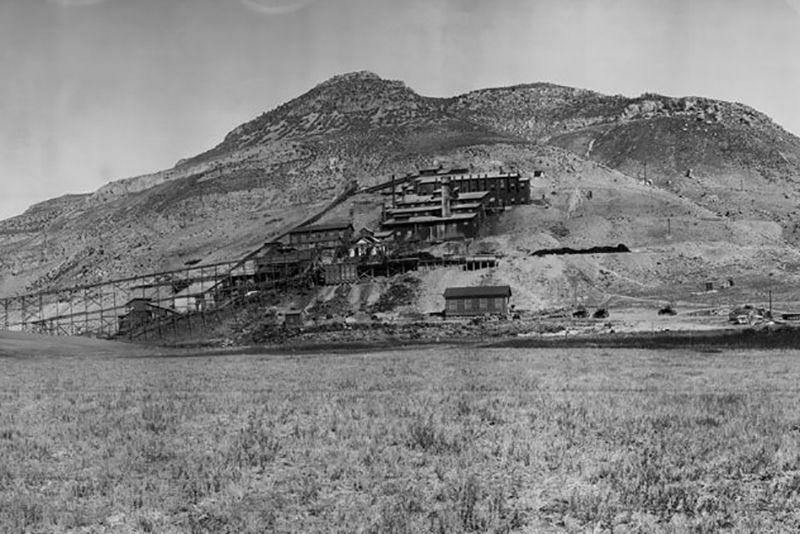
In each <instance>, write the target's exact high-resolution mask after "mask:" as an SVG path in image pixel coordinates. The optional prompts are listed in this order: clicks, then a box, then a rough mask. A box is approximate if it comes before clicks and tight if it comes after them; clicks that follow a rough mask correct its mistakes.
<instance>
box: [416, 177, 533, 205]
mask: <svg viewBox="0 0 800 534" xmlns="http://www.w3.org/2000/svg"><path fill="white" fill-rule="evenodd" d="M445 180H446V181H449V183H450V187H451V189H453V190H457V191H458V192H459V194H463V193H473V192H477V191H487V192H489V193H490V204H492V205H496V206H500V207H505V206H511V205H515V204H528V203H530V201H531V184H530V179H528V178H526V177H523V176H522V175H520V173H518V172H497V173H484V174H448V175H435V176H421V177H419V178H417V179H415V180H414V193H416V194H417V195H433V194H435V193H436V191H437V190H439V189H440V188H441V184H442V182H443V181H445Z"/></svg>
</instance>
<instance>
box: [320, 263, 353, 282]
mask: <svg viewBox="0 0 800 534" xmlns="http://www.w3.org/2000/svg"><path fill="white" fill-rule="evenodd" d="M324 269H325V285H337V284H351V283H353V282H357V281H358V264H357V263H356V262H354V261H342V262H334V263H326V264H325V266H324Z"/></svg>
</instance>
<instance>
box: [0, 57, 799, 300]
mask: <svg viewBox="0 0 800 534" xmlns="http://www.w3.org/2000/svg"><path fill="white" fill-rule="evenodd" d="M442 161H446V162H452V163H454V164H456V163H465V164H473V165H475V167H476V168H477V169H486V170H488V169H490V168H494V167H497V166H507V167H514V168H517V169H519V170H520V171H522V172H528V173H531V172H532V171H533V170H534V169H537V168H545V169H547V171H548V172H547V176H548V177H547V178H545V179H542V181H541V182H540V183H538V184H534V187H535V189H536V194H537V195H540V194H545V195H546V194H551V193H552V194H555V193H556V192H557V191H558V190H563V189H564V188H568V190H573V189H575V188H577V189H587V188H591V187H592V182H593V181H595V182H597V183H600V182H599V181H602V182H603V183H606V182H608V183H609V184H614V180H617V179H618V178H614V176H615V175H614V174H613V173H612V172H611V170H614V171H619V172H621V173H623V175H626V176H628V177H632V178H631V179H632V180H633V181H632V182H631V183H634V182H635V181H636V180H638V181H640V182H641V183H643V184H645V183H647V184H649V187H654V188H657V189H658V190H661V191H664V193H665V194H667V195H668V198H670V199H673V200H670V201H669V202H673V204H670V205H674V206H678V205H680V202H683V201H686V202H691V203H693V205H696V206H697V207H698V209H702V210H703V213H706V212H707V213H712V214H714V215H715V216H716V217H723V218H724V217H727V218H730V219H731V221H732V223H733V222H735V220H736V219H743V220H744V219H746V220H765V221H769V222H770V223H778V224H780V225H781V226H780V228H781V229H782V230H781V231H782V232H783V237H784V239H786V245H785V246H786V247H789V248H791V247H793V246H794V244H795V243H797V242H798V239H800V234H798V232H797V226H796V223H794V222H793V221H794V220H795V216H796V215H797V205H798V199H800V196H799V195H800V188H799V187H798V183H797V176H798V175H800V163H799V162H800V139H798V138H797V137H795V136H794V135H793V134H791V133H790V132H788V131H786V130H784V129H782V128H781V127H780V126H778V125H777V124H775V123H774V122H773V121H772V120H771V119H770V118H769V117H767V116H766V115H764V114H763V113H760V112H758V111H756V110H754V109H752V108H749V107H747V106H744V105H743V104H738V103H728V102H722V101H718V100H713V99H708V98H702V97H667V96H663V95H657V94H654V93H645V94H643V95H640V96H639V97H633V98H630V97H624V96H621V95H614V96H607V95H603V94H601V93H598V92H595V91H591V90H588V89H579V88H570V87H566V86H560V85H557V84H551V83H546V82H537V83H531V84H518V85H515V86H510V87H499V88H488V89H479V90H475V91H470V92H467V93H464V94H462V95H456V96H453V97H447V98H442V97H427V96H422V95H419V94H418V93H416V92H415V91H414V90H413V89H411V88H410V87H408V86H407V85H406V84H405V83H403V82H401V81H393V80H384V79H383V78H381V77H380V76H378V75H376V74H374V73H371V72H368V71H359V72H355V73H345V74H342V75H338V76H335V77H333V78H330V79H328V80H325V81H323V82H321V83H319V84H317V85H315V86H314V87H312V88H311V89H310V90H309V91H306V92H305V93H303V94H301V95H299V96H298V97H296V98H294V99H291V100H289V101H288V102H286V103H284V104H281V105H280V106H277V107H275V108H273V109H271V110H268V111H266V112H264V113H262V114H260V115H259V116H258V117H255V118H254V119H252V120H251V121H247V122H245V123H243V124H241V125H239V126H237V127H236V128H234V129H233V130H231V131H230V132H228V133H227V134H226V135H225V136H224V138H223V140H222V141H221V142H220V143H218V144H217V145H216V146H214V147H211V148H210V149H209V150H207V151H205V152H203V153H200V154H197V155H195V156H190V157H186V158H183V159H181V160H180V161H179V162H178V163H177V164H176V165H175V166H174V167H172V168H170V169H165V170H163V171H159V172H156V173H150V174H146V175H142V176H138V177H131V178H126V179H123V180H118V181H114V182H110V183H108V184H106V185H104V186H103V187H101V188H99V189H98V190H97V191H95V192H93V193H91V194H89V195H78V196H74V197H64V198H63V200H61V201H58V202H56V201H55V199H54V200H51V201H47V202H44V203H40V204H37V205H35V206H32V207H31V208H29V210H27V211H26V212H25V213H24V214H22V215H20V216H17V217H14V218H11V219H7V220H5V221H0V251H2V252H3V257H4V261H3V264H2V265H0V293H6V294H13V293H18V292H20V291H29V290H36V289H44V288H48V287H61V286H63V285H65V284H69V283H74V282H94V281H98V280H103V279H107V278H109V277H115V276H117V277H118V276H126V275H130V274H136V273H141V272H146V271H155V270H159V269H168V268H176V267H179V266H180V265H181V264H182V263H183V262H184V261H187V260H196V259H203V261H211V260H212V259H217V260H219V259H223V258H230V257H235V256H236V255H237V254H242V253H244V252H246V251H247V250H248V248H249V247H253V246H256V245H257V244H259V243H262V242H263V241H264V240H265V239H268V238H269V236H271V235H276V234H279V233H280V232H281V231H284V230H285V229H287V228H288V227H290V226H291V225H292V224H296V223H297V222H299V221H300V220H302V218H303V216H305V215H308V214H309V213H312V212H313V210H314V209H316V207H319V206H321V205H324V204H325V203H326V202H328V201H330V199H332V198H334V197H335V196H337V195H338V194H340V193H341V192H342V191H343V190H344V189H346V188H347V187H349V184H350V183H352V181H354V180H355V181H357V182H358V183H359V184H361V185H372V184H375V183H378V182H380V181H384V180H386V179H388V177H389V176H391V175H392V174H400V175H402V174H404V173H406V172H409V171H412V170H413V169H414V168H416V167H422V166H428V165H431V164H433V163H434V162H442ZM590 163H591V164H595V165H599V166H600V167H596V166H595V167H593V166H592V165H591V164H590ZM603 169H609V170H603ZM598 180H599V181H598ZM625 180H628V179H627V178H625ZM626 183H627V182H626ZM745 186H747V187H745ZM609 187H613V186H609ZM625 187H628V186H625ZM638 191H639V190H638V189H636V192H635V194H636V195H639V194H640V192H638ZM754 191H760V194H759V195H754V194H753V193H754ZM625 194H628V193H625ZM631 194H633V193H631ZM664 198H667V197H664ZM679 201H680V202H679ZM372 202H375V201H374V200H373V201H372ZM665 205H666V204H665ZM670 209H673V208H670ZM674 209H678V208H674ZM570 210H571V208H570ZM690 211H691V210H690ZM370 213H372V215H370V216H369V217H373V218H372V219H370V218H366V219H364V220H365V221H366V222H368V223H369V224H371V225H373V226H374V225H375V224H376V221H375V220H374V217H375V215H374V214H375V211H374V209H373V211H372V212H370ZM526 213H527V212H526ZM570 213H571V211H570ZM697 213H700V212H699V211H698V212H697ZM530 216H531V217H534V219H532V220H535V216H534V215H530ZM638 216H639V215H637V217H638ZM602 217H603V218H604V220H606V221H607V224H611V225H612V226H614V225H617V224H622V223H621V222H619V221H617V219H616V218H615V216H614V213H613V210H610V211H609V213H608V214H606V215H602ZM608 221H610V222H608ZM615 221H617V222H615ZM604 224H606V223H604ZM648 224H650V223H648ZM581 231H584V230H581ZM623 233H624V232H623ZM558 235H559V234H558V232H557V233H556V234H552V235H550V237H548V239H547V240H548V242H550V241H549V240H550V239H553V240H555V241H556V242H566V241H564V238H562V237H558ZM753 235H755V234H753ZM770 235H772V234H770ZM575 237H576V239H577V237H579V236H577V235H576V236H575ZM577 241H582V238H581V239H577ZM551 244H553V243H551ZM594 244H605V243H594ZM613 244H614V245H616V243H613ZM787 250H788V248H787Z"/></svg>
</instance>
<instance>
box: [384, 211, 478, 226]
mask: <svg viewBox="0 0 800 534" xmlns="http://www.w3.org/2000/svg"><path fill="white" fill-rule="evenodd" d="M477 216H478V214H477V213H453V214H452V215H450V216H449V217H434V216H428V215H423V216H420V217H411V218H408V219H389V220H388V221H384V222H383V223H382V224H383V226H407V225H409V224H426V223H429V224H436V223H447V222H454V221H469V220H471V219H474V218H475V217H477Z"/></svg>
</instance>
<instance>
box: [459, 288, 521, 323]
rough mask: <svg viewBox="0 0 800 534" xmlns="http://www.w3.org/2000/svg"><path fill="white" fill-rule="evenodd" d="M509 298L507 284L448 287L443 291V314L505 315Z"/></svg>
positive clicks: (509, 293) (509, 289) (509, 290)
mask: <svg viewBox="0 0 800 534" xmlns="http://www.w3.org/2000/svg"><path fill="white" fill-rule="evenodd" d="M510 298H511V288H510V287H509V286H477V287H448V288H447V289H445V291H444V301H445V315H446V316H448V317H453V316H463V315H505V314H506V313H508V301H509V299H510Z"/></svg>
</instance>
